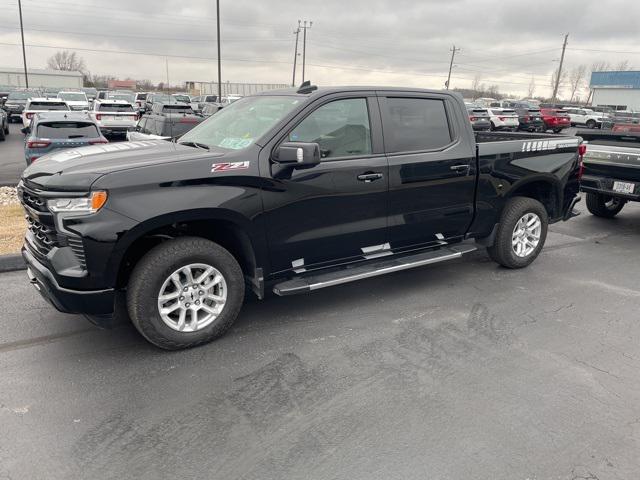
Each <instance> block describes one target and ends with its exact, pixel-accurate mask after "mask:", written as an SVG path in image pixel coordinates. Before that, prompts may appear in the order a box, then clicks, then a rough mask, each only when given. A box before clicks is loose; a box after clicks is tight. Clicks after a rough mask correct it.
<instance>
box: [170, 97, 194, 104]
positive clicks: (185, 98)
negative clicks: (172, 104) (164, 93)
mask: <svg viewBox="0 0 640 480" xmlns="http://www.w3.org/2000/svg"><path fill="white" fill-rule="evenodd" d="M173 98H175V99H176V100H177V101H178V102H185V103H189V102H190V101H191V99H190V98H189V97H187V96H186V95H173Z"/></svg>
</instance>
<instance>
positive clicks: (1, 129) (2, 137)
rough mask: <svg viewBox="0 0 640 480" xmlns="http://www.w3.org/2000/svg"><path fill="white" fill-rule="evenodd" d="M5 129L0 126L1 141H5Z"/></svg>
mask: <svg viewBox="0 0 640 480" xmlns="http://www.w3.org/2000/svg"><path fill="white" fill-rule="evenodd" d="M4 136H5V130H4V128H0V142H4Z"/></svg>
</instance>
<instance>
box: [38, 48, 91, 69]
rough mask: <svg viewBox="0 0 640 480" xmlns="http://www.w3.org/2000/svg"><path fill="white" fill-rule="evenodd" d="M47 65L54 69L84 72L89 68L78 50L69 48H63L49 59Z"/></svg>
mask: <svg viewBox="0 0 640 480" xmlns="http://www.w3.org/2000/svg"><path fill="white" fill-rule="evenodd" d="M47 66H48V67H49V68H51V69H52V70H67V71H72V72H81V73H84V72H86V70H87V67H86V65H85V64H84V60H83V59H82V57H79V56H78V55H77V54H76V52H70V51H69V50H61V51H59V52H56V53H55V55H53V56H52V57H50V58H49V60H47Z"/></svg>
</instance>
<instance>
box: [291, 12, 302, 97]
mask: <svg viewBox="0 0 640 480" xmlns="http://www.w3.org/2000/svg"><path fill="white" fill-rule="evenodd" d="M293 33H295V34H296V50H295V53H294V54H293V80H292V81H291V86H292V87H295V86H296V64H297V61H298V38H299V37H300V20H298V28H296V31H295V32H293Z"/></svg>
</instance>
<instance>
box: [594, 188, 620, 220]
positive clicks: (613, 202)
mask: <svg viewBox="0 0 640 480" xmlns="http://www.w3.org/2000/svg"><path fill="white" fill-rule="evenodd" d="M625 203H627V202H626V201H625V200H624V199H622V198H618V197H609V196H607V195H602V194H600V193H587V210H589V212H591V214H592V215H595V216H596V217H603V218H613V217H615V216H616V215H617V214H619V213H620V211H621V210H622V208H623V207H624V204H625Z"/></svg>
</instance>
